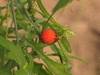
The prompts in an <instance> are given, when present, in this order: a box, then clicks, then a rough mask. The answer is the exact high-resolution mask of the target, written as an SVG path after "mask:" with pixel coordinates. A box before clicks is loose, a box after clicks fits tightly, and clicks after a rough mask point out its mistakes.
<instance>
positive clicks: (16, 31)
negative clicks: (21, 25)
mask: <svg viewBox="0 0 100 75" xmlns="http://www.w3.org/2000/svg"><path fill="white" fill-rule="evenodd" d="M11 8H12V14H13V20H14V26H15V34H16V40H17V44H19V39H18V29H17V21H16V15H15V10H14V5H13V0H11Z"/></svg>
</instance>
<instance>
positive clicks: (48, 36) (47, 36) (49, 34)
mask: <svg viewBox="0 0 100 75" xmlns="http://www.w3.org/2000/svg"><path fill="white" fill-rule="evenodd" d="M41 38H42V40H43V41H44V42H45V43H47V44H51V43H53V42H54V41H55V39H56V38H57V37H56V35H55V32H54V31H53V30H51V29H48V30H44V31H43V33H42V35H41Z"/></svg>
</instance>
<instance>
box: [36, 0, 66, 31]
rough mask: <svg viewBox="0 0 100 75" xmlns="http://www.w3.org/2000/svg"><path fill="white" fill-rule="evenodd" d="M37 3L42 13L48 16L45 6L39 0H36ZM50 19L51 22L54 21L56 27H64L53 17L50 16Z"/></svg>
mask: <svg viewBox="0 0 100 75" xmlns="http://www.w3.org/2000/svg"><path fill="white" fill-rule="evenodd" d="M37 4H38V6H39V8H40V10H41V11H42V13H43V14H44V15H45V17H47V18H49V17H50V14H49V13H48V12H47V10H46V9H45V7H44V6H43V4H42V2H41V0H37ZM50 21H51V22H52V23H54V24H55V25H56V26H57V27H58V28H62V29H63V28H64V27H63V26H62V25H61V24H59V23H58V22H57V21H56V20H55V19H54V18H53V17H51V18H50Z"/></svg>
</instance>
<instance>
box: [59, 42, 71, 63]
mask: <svg viewBox="0 0 100 75" xmlns="http://www.w3.org/2000/svg"><path fill="white" fill-rule="evenodd" d="M58 44H59V46H60V48H61V50H59V53H60V55H61V58H62V59H63V61H65V62H66V63H67V64H70V60H69V59H68V57H67V54H66V49H65V47H64V45H63V44H62V43H61V40H58Z"/></svg>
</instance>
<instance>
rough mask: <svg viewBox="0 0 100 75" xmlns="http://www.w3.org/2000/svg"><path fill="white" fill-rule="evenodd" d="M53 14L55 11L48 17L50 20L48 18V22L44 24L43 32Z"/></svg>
mask: <svg viewBox="0 0 100 75" xmlns="http://www.w3.org/2000/svg"><path fill="white" fill-rule="evenodd" d="M53 14H54V12H53V13H52V14H51V15H50V17H49V18H48V20H47V21H46V23H45V24H44V26H43V29H42V32H43V31H44V29H45V27H46V25H47V23H48V21H49V20H50V18H51V17H52V16H53Z"/></svg>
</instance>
